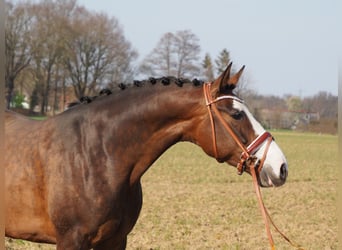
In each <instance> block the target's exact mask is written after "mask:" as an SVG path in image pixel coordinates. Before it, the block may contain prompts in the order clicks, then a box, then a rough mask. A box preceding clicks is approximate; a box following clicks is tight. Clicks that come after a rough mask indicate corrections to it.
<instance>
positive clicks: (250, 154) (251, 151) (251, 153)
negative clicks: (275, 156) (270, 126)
mask: <svg viewBox="0 0 342 250" xmlns="http://www.w3.org/2000/svg"><path fill="white" fill-rule="evenodd" d="M211 84H212V83H211V82H207V83H204V84H203V92H204V97H205V101H206V105H207V108H208V113H209V117H210V123H211V132H212V140H213V151H214V156H215V158H216V159H217V160H218V149H217V140H216V130H215V122H214V117H213V113H214V114H215V115H216V117H217V118H218V120H219V121H220V123H221V125H222V126H223V127H224V128H225V129H226V131H227V132H228V133H229V135H230V136H231V137H232V138H233V140H234V141H235V142H236V144H237V145H238V146H239V147H240V148H241V149H242V153H241V156H240V161H239V162H238V164H237V170H238V174H240V175H241V174H242V173H243V171H244V170H245V168H246V165H247V164H246V163H247V161H250V160H252V159H253V162H254V163H255V165H257V166H258V169H257V172H258V173H260V171H261V170H262V167H263V165H264V162H265V159H266V155H267V152H268V149H269V146H270V144H271V142H272V140H273V137H272V135H271V134H270V133H269V132H267V131H265V132H264V133H262V134H261V135H259V136H258V137H257V138H255V139H254V140H253V141H252V142H251V143H250V144H249V145H248V146H247V147H246V146H245V145H244V144H243V143H242V142H241V140H240V138H239V136H238V135H237V134H236V133H235V132H234V130H233V129H232V128H231V127H230V126H229V124H228V123H227V122H226V121H225V120H224V118H223V117H222V115H221V113H220V112H219V110H218V109H217V107H216V103H217V102H219V101H221V100H225V99H231V100H235V101H238V102H240V103H243V101H242V100H241V99H239V98H238V97H236V96H232V95H224V96H219V97H217V98H215V99H213V97H212V95H211V91H210V89H211ZM265 142H266V148H265V151H264V154H263V157H262V158H261V159H257V158H256V157H255V153H256V152H257V151H258V149H259V148H260V147H261V145H262V144H263V143H265ZM218 161H219V160H218ZM255 161H257V164H256V162H255Z"/></svg>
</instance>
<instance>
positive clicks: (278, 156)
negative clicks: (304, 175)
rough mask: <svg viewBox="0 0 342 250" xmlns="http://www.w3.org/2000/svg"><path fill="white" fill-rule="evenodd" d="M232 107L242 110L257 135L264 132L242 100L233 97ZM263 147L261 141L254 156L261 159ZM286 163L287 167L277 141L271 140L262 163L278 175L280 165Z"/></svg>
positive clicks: (264, 145)
mask: <svg viewBox="0 0 342 250" xmlns="http://www.w3.org/2000/svg"><path fill="white" fill-rule="evenodd" d="M233 108H234V109H237V110H239V111H243V112H244V113H245V114H246V116H247V118H248V119H249V121H250V122H251V124H252V126H253V129H254V132H255V135H256V136H259V135H261V134H262V133H264V132H265V129H264V128H263V127H262V126H261V124H260V123H259V122H258V121H257V120H256V119H255V118H254V116H253V115H252V114H251V113H250V112H249V110H248V108H247V107H246V105H244V104H243V103H242V102H240V101H238V100H236V99H233ZM265 147H266V143H263V145H262V146H261V147H260V149H259V150H258V151H257V152H256V154H255V155H256V156H257V157H258V158H259V159H261V158H262V156H263V153H264V151H265ZM284 163H285V164H286V167H287V162H286V158H285V156H284V154H283V152H282V151H281V149H280V148H279V146H278V145H277V143H276V142H275V141H272V142H271V144H270V147H269V149H268V152H267V156H266V159H265V163H264V165H269V166H271V167H272V169H273V172H274V173H275V174H276V175H277V176H279V175H280V167H281V166H282V165H283V164H284Z"/></svg>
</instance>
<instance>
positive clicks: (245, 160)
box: [203, 82, 303, 250]
mask: <svg viewBox="0 0 342 250" xmlns="http://www.w3.org/2000/svg"><path fill="white" fill-rule="evenodd" d="M210 88H211V83H210V82H209V83H204V84H203V92H204V97H205V102H206V106H207V109H208V113H209V117H210V124H211V135H212V140H213V151H214V155H215V158H216V160H217V161H219V162H221V161H220V160H219V159H218V149H217V140H216V131H215V121H214V117H213V112H214V113H215V115H216V117H217V118H218V119H219V121H220V123H221V124H222V125H223V127H224V128H225V129H226V131H227V132H228V133H229V135H230V136H231V137H232V138H233V140H234V141H235V142H236V144H237V145H238V146H239V147H240V148H241V149H242V153H241V156H240V162H239V163H238V164H237V170H238V174H239V175H241V174H242V173H243V172H244V170H245V168H246V166H248V167H249V170H250V173H251V175H252V177H253V184H254V188H255V192H256V195H257V198H258V203H259V207H260V210H261V214H262V217H263V219H264V223H265V228H266V233H267V236H268V240H269V243H270V245H271V249H272V250H275V245H274V241H273V238H272V233H271V230H270V226H269V222H271V224H272V225H273V227H274V228H275V229H276V230H277V232H278V233H279V234H280V235H281V236H282V237H283V238H284V239H285V240H286V241H287V242H289V243H290V244H291V245H292V246H293V247H295V248H297V249H299V250H303V248H301V247H300V246H298V245H296V244H294V243H292V242H291V241H290V240H289V238H288V237H286V236H285V235H284V234H283V233H282V232H281V231H280V230H279V229H278V228H277V227H276V225H275V224H274V222H273V221H272V219H271V217H270V215H269V213H268V212H267V209H266V207H265V205H264V202H263V200H262V196H261V192H260V187H259V184H258V175H259V174H260V172H261V170H262V167H263V165H264V162H265V159H266V156H267V152H268V150H269V147H270V144H271V142H272V140H273V137H272V135H271V133H269V132H264V133H262V134H260V135H259V136H258V137H257V138H255V139H254V141H252V142H251V143H250V144H249V145H248V146H247V147H246V146H245V145H244V144H243V143H242V142H241V140H240V139H239V137H238V136H237V135H236V133H235V132H234V131H233V129H232V128H231V127H230V126H229V125H228V124H227V123H226V121H225V120H224V118H223V117H222V115H221V113H220V112H219V110H218V109H217V107H216V105H215V104H216V103H217V102H219V101H221V100H225V99H231V100H235V101H238V102H240V103H243V101H242V100H241V99H239V98H237V97H236V96H230V95H225V96H219V97H217V98H215V99H213V97H212V95H211V91H210ZM265 142H266V148H265V151H264V153H263V156H262V158H261V159H258V158H257V157H256V156H255V153H256V152H257V151H258V150H259V149H260V147H261V145H262V144H263V143H265Z"/></svg>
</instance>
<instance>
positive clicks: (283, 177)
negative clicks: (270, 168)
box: [279, 163, 287, 180]
mask: <svg viewBox="0 0 342 250" xmlns="http://www.w3.org/2000/svg"><path fill="white" fill-rule="evenodd" d="M286 177H287V165H286V163H283V164H282V165H281V167H280V174H279V178H280V179H281V180H286Z"/></svg>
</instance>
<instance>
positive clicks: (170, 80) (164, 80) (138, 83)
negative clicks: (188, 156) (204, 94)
mask: <svg viewBox="0 0 342 250" xmlns="http://www.w3.org/2000/svg"><path fill="white" fill-rule="evenodd" d="M158 83H161V84H163V85H165V86H167V85H170V84H176V85H177V86H178V87H183V85H184V84H187V83H192V84H193V85H194V86H200V85H202V84H203V83H204V81H202V80H198V79H197V78H194V79H193V80H189V79H186V78H177V77H173V76H167V77H165V76H164V77H160V78H154V77H150V78H149V79H147V80H134V81H133V83H131V84H125V83H119V84H117V87H118V88H117V89H116V90H119V91H123V90H125V89H127V88H130V87H138V88H139V87H142V86H145V85H155V84H158ZM113 91H115V90H110V89H107V88H104V89H102V90H101V91H100V92H99V94H98V95H94V96H82V97H81V98H80V99H79V100H78V101H74V102H70V103H68V104H67V110H68V109H70V108H73V107H75V106H78V105H80V104H87V103H91V102H92V101H94V100H95V99H96V98H98V97H100V96H108V95H111V94H112V93H113Z"/></svg>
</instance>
